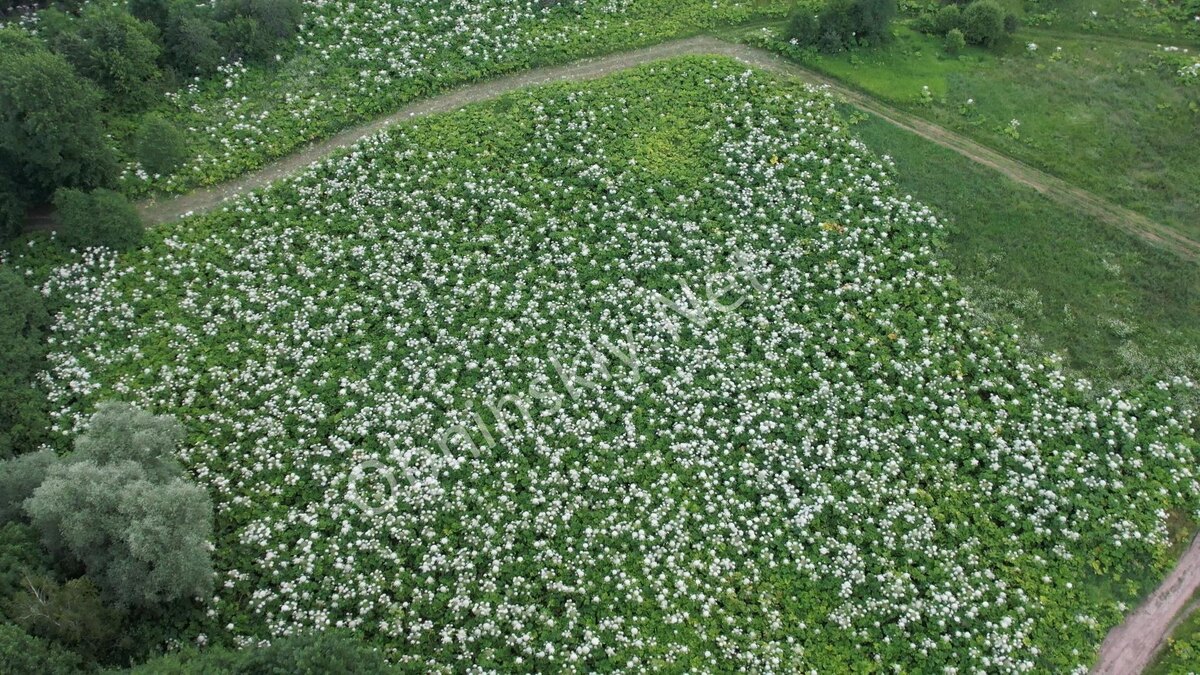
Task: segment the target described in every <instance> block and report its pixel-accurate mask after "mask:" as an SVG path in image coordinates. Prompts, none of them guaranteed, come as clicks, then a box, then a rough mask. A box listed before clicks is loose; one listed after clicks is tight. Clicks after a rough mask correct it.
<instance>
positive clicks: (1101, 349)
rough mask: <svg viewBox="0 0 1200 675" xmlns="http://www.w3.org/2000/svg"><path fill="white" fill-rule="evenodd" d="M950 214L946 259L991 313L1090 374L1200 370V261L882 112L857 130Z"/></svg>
mask: <svg viewBox="0 0 1200 675" xmlns="http://www.w3.org/2000/svg"><path fill="white" fill-rule="evenodd" d="M854 133H855V134H856V135H858V136H859V137H860V138H862V140H863V141H864V142H865V143H866V144H867V145H868V146H870V147H871V148H872V149H873V150H874V151H875V152H877V153H879V154H887V155H890V156H891V157H892V159H893V160H894V161H895V163H896V167H897V171H896V176H897V182H898V183H899V185H900V188H901V190H902V191H903V192H906V193H910V194H912V195H914V196H915V197H916V198H918V199H920V200H921V201H923V202H925V203H927V204H929V205H931V206H933V207H934V208H935V209H936V210H937V211H938V212H939V213H940V214H941V215H944V216H945V217H947V218H949V219H950V220H951V221H952V222H953V230H952V231H953V234H952V235H951V236H950V237H949V238H948V241H947V242H946V244H947V245H946V249H945V256H946V257H947V258H948V259H949V261H950V262H951V263H952V264H953V265H954V268H955V270H956V271H957V275H958V277H959V279H960V281H962V282H963V283H964V284H965V285H966V286H968V288H969V289H970V296H971V298H972V300H973V301H974V302H975V304H976V306H977V307H978V308H979V309H980V310H981V311H983V312H984V313H986V314H987V315H989V317H990V318H991V319H992V320H996V321H1000V322H1004V323H1008V322H1012V321H1018V322H1019V323H1020V324H1021V325H1022V326H1023V328H1024V332H1025V333H1026V334H1030V335H1036V336H1037V337H1038V338H1039V339H1040V342H1041V346H1042V347H1043V348H1045V349H1048V350H1052V351H1054V352H1058V353H1061V354H1063V355H1064V356H1065V357H1066V362H1067V365H1068V366H1069V367H1070V368H1072V369H1073V370H1075V371H1077V372H1079V373H1081V374H1084V375H1086V376H1088V377H1091V378H1095V379H1099V380H1105V381H1111V380H1117V381H1119V380H1125V379H1141V378H1142V377H1145V376H1148V375H1151V376H1158V375H1167V374H1171V373H1190V374H1191V375H1192V376H1193V377H1197V376H1200V353H1198V352H1197V350H1196V345H1198V344H1200V316H1198V315H1197V308H1198V307H1200V268H1198V267H1197V266H1196V265H1195V264H1192V263H1188V262H1185V261H1182V260H1180V259H1178V258H1176V257H1174V256H1173V255H1171V254H1169V253H1166V252H1164V251H1161V250H1159V249H1156V248H1153V247H1151V246H1148V245H1146V244H1143V243H1141V242H1139V241H1138V240H1136V239H1134V238H1132V237H1130V236H1128V235H1126V234H1124V233H1122V232H1119V231H1116V230H1114V229H1112V228H1111V227H1108V226H1106V225H1103V224H1101V223H1097V222H1095V221H1093V220H1091V219H1090V218H1088V217H1087V216H1084V215H1081V214H1079V213H1075V212H1073V211H1071V210H1068V209H1066V208H1064V207H1062V206H1059V205H1058V204H1056V203H1055V202H1052V201H1050V200H1049V199H1047V198H1045V197H1043V196H1041V195H1040V194H1038V193H1037V192H1036V191H1034V190H1032V189H1030V188H1026V187H1024V186H1021V185H1018V184H1016V183H1014V182H1012V181H1010V180H1008V179H1006V178H1003V177H1001V176H1000V175H999V174H997V173H995V172H994V171H992V170H990V169H987V168H985V167H983V166H980V165H978V164H976V163H974V162H971V161H970V160H968V159H966V158H964V157H962V156H961V155H958V154H957V153H954V152H952V151H950V150H947V149H945V148H942V147H940V146H937V145H934V144H933V143H930V142H928V141H926V140H924V139H921V138H919V137H917V136H914V135H912V134H910V133H908V132H905V131H902V130H900V129H898V128H896V127H894V126H892V125H890V124H887V123H886V122H883V121H880V120H878V119H876V118H869V119H867V120H865V121H862V122H861V123H859V124H858V125H857V126H856V127H855V130H854Z"/></svg>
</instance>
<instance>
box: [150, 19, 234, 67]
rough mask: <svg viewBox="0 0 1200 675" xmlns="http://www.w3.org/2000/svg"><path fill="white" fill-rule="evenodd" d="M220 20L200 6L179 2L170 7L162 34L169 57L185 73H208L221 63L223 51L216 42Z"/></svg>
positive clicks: (171, 62)
mask: <svg viewBox="0 0 1200 675" xmlns="http://www.w3.org/2000/svg"><path fill="white" fill-rule="evenodd" d="M219 30H220V24H218V23H217V22H216V21H213V20H212V18H211V17H209V16H208V15H207V14H206V13H204V12H202V11H201V10H199V9H196V8H193V7H189V6H184V5H176V6H174V7H172V8H171V13H170V17H169V18H168V22H167V29H166V31H165V32H164V35H163V42H164V44H165V45H166V60H167V63H168V64H170V65H171V67H172V68H174V69H175V70H176V71H177V72H178V73H180V74H181V75H186V76H193V75H207V74H209V73H212V72H213V71H215V70H216V69H217V66H219V65H221V57H222V56H224V51H223V50H222V48H221V44H220V43H219V42H217V32H218V31H219Z"/></svg>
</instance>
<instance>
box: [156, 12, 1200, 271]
mask: <svg viewBox="0 0 1200 675" xmlns="http://www.w3.org/2000/svg"><path fill="white" fill-rule="evenodd" d="M706 54H710V55H718V56H726V57H729V58H733V59H736V60H738V61H741V62H743V63H745V64H747V65H751V66H755V67H758V68H762V69H764V70H769V71H772V72H775V73H778V74H782V75H786V76H790V77H796V78H798V79H801V80H803V81H806V82H809V83H810V84H816V85H821V86H825V87H828V88H829V89H830V90H831V91H832V92H834V93H835V94H837V95H839V96H841V97H843V98H845V99H846V101H848V102H849V103H851V104H852V105H854V106H856V107H859V108H861V109H863V110H865V111H867V112H869V113H871V114H874V115H877V116H878V117H880V118H882V119H884V120H886V121H887V122H889V123H891V124H894V125H896V126H898V127H900V128H902V129H905V130H907V131H909V132H911V133H914V134H917V135H918V136H921V137H922V138H925V139H926V140H929V141H932V142H934V143H937V144H938V145H941V146H943V147H945V148H949V149H950V150H953V151H955V152H957V153H959V154H961V155H963V156H964V157H967V158H968V159H970V160H972V161H975V162H978V163H979V164H983V165H984V166H988V167H991V168H992V169H995V170H996V171H999V172H1000V173H1002V174H1004V175H1005V176H1008V177H1009V178H1011V179H1012V180H1014V181H1017V182H1018V183H1021V184H1022V185H1027V186H1029V187H1031V188H1033V189H1035V190H1037V191H1038V192H1040V193H1042V194H1043V195H1046V196H1047V197H1049V198H1051V199H1053V200H1055V201H1057V202H1059V203H1061V204H1064V205H1066V206H1068V207H1070V208H1074V209H1077V210H1079V211H1082V212H1084V213H1087V214H1089V215H1091V216H1092V217H1094V218H1096V219H1097V220H1099V221H1101V222H1104V223H1106V224H1108V225H1110V226H1113V227H1117V228H1119V229H1121V230H1124V231H1126V232H1128V233H1130V234H1132V235H1134V236H1136V237H1139V238H1141V239H1143V240H1145V241H1147V242H1150V243H1151V244H1154V245H1156V246H1161V247H1164V248H1167V249H1169V250H1171V251H1174V252H1175V253H1176V254H1178V255H1180V256H1182V257H1184V258H1186V259H1189V260H1197V259H1200V242H1196V241H1193V240H1191V239H1189V238H1188V237H1187V236H1185V235H1183V234H1182V233H1180V232H1178V231H1176V230H1174V229H1172V228H1169V227H1166V226H1164V225H1161V224H1159V223H1156V222H1154V221H1152V220H1150V219H1149V218H1147V217H1145V216H1143V215H1141V214H1139V213H1135V212H1133V211H1131V210H1129V209H1126V208H1124V207H1121V206H1117V205H1116V204H1113V203H1111V202H1109V201H1107V200H1105V199H1103V198H1101V197H1099V196H1098V195H1095V194H1092V193H1091V192H1088V191H1087V190H1083V189H1081V188H1078V187H1075V186H1074V185H1071V184H1069V183H1067V182H1066V181H1063V180H1062V179H1060V178H1056V177H1054V176H1051V175H1049V174H1047V173H1045V172H1043V171H1040V170H1038V169H1035V168H1033V167H1031V166H1029V165H1027V164H1024V163H1022V162H1019V161H1017V160H1015V159H1012V158H1010V157H1007V156H1005V155H1002V154H1000V153H998V152H996V151H995V150H992V149H990V148H987V147H985V146H983V145H980V144H979V143H976V142H975V141H972V140H970V139H968V138H966V137H964V136H961V135H959V134H957V133H955V132H953V131H950V130H948V129H945V128H943V127H940V126H938V125H936V124H933V123H931V122H928V121H926V120H923V119H921V118H919V117H916V116H914V115H910V114H908V113H905V112H903V111H901V110H898V109H896V108H893V107H892V106H889V105H887V104H885V103H882V102H880V101H878V100H876V99H874V98H871V97H870V96H867V95H866V94H863V93H861V92H859V91H856V90H854V89H851V88H849V87H846V86H845V85H842V84H840V83H838V82H835V81H833V80H831V79H829V78H827V77H824V76H821V75H818V74H817V73H814V72H812V71H810V70H808V69H807V68H804V67H802V66H800V65H798V64H796V63H794V62H792V61H788V60H785V59H783V58H782V57H780V56H778V55H776V54H772V53H771V52H768V51H766V50H763V49H759V48H756V47H750V46H748V45H741V44H733V43H729V42H725V41H723V40H719V39H717V38H715V37H711V36H699V37H693V38H688V39H685V40H676V41H672V42H665V43H662V44H659V45H655V46H653V47H646V48H644V49H637V50H633V51H628V52H622V53H618V54H612V55H610V56H604V57H599V58H592V59H584V60H582V61H576V62H574V63H571V64H567V65H562V66H550V67H545V68H538V69H535V70H530V71H526V72H523V73H519V74H515V75H509V76H506V77H501V78H498V79H495V80H490V81H488V82H482V83H479V84H472V85H468V86H464V87H461V88H458V89H455V90H452V91H449V92H447V93H445V94H441V95H438V96H434V97H433V98H429V99H425V100H422V101H418V102H415V103H412V104H410V105H407V106H405V107H404V108H402V109H400V110H399V111H397V112H395V113H393V114H391V115H388V116H387V117H383V118H380V119H377V120H375V121H372V122H369V123H367V124H363V125H361V126H357V127H354V128H351V129H348V130H346V131H343V132H341V133H339V134H337V135H335V136H332V137H330V138H329V139H327V140H325V141H322V142H320V143H316V144H314V145H311V146H309V147H307V148H305V149H303V150H300V151H298V152H296V153H294V154H292V155H288V156H287V157H284V158H282V159H279V160H277V161H274V162H272V163H270V164H268V165H267V166H265V167H263V168H262V169H259V170H257V171H254V172H251V173H248V174H246V175H244V176H242V177H241V178H238V179H236V180H233V181H230V182H228V183H224V184H221V185H216V186H213V187H209V188H201V189H198V190H195V191H192V192H189V193H187V194H183V195H180V196H177V197H167V198H162V199H156V200H148V201H146V202H143V203H141V204H139V209H140V210H141V212H142V215H143V217H144V218H145V219H146V221H147V222H149V223H163V222H169V221H171V220H174V219H177V218H180V217H182V216H186V215H190V214H193V213H202V212H204V211H208V210H211V209H214V208H216V207H217V206H218V205H219V204H221V203H222V202H224V201H226V200H227V199H230V198H231V197H235V196H237V195H240V194H243V193H245V192H248V191H251V190H257V189H259V188H263V187H265V186H267V185H269V184H270V183H272V182H275V181H277V180H280V179H282V178H286V177H288V176H291V175H293V174H296V173H298V172H299V171H300V170H302V169H303V168H305V167H307V166H308V165H310V164H312V163H314V162H316V161H318V160H321V159H324V158H325V157H327V156H329V155H333V154H336V153H337V152H339V151H340V150H343V149H345V148H348V147H349V146H351V145H353V144H354V143H356V142H357V141H360V140H362V139H363V138H365V137H367V136H370V135H372V134H375V133H378V132H379V131H382V130H383V129H385V128H387V127H389V126H392V125H394V124H398V123H402V122H404V121H406V120H411V119H414V118H417V117H421V116H424V115H429V114H432V113H438V112H446V111H449V110H454V109H456V108H460V107H462V106H464V105H467V104H469V103H475V102H478V101H486V100H490V99H493V98H496V97H498V96H500V95H502V94H505V93H507V92H510V91H516V90H518V89H524V88H526V87H531V86H536V85H540V84H548V83H552V82H568V81H583V80H590V79H595V78H598V77H603V76H605V75H609V74H611V73H615V72H618V71H621V70H625V69H628V68H632V67H634V66H638V65H641V64H645V63H651V62H653V61H658V60H661V59H665V58H670V57H673V56H683V55H706Z"/></svg>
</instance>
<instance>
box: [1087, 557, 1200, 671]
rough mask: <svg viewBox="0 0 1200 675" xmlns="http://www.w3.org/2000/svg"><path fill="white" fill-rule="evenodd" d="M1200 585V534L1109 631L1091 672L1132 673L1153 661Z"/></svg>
mask: <svg viewBox="0 0 1200 675" xmlns="http://www.w3.org/2000/svg"><path fill="white" fill-rule="evenodd" d="M1197 587H1200V537H1197V538H1195V539H1193V540H1192V544H1191V546H1189V547H1188V550H1187V552H1186V553H1184V554H1183V557H1182V558H1180V559H1179V563H1178V564H1177V565H1176V566H1175V569H1174V570H1172V571H1171V573H1170V574H1169V575H1168V576H1167V578H1166V579H1164V580H1163V582H1162V584H1161V585H1160V586H1159V587H1158V588H1157V589H1155V591H1154V593H1152V594H1151V595H1150V597H1149V598H1146V601H1145V602H1143V603H1142V605H1141V607H1138V608H1137V611H1135V612H1134V613H1133V614H1130V615H1129V616H1127V617H1125V621H1124V622H1123V623H1122V624H1121V625H1120V626H1117V627H1116V628H1114V629H1112V631H1110V632H1109V634H1108V637H1107V638H1105V639H1104V644H1103V645H1101V646H1100V658H1099V659H1098V660H1097V661H1096V665H1095V667H1094V668H1092V673H1093V674H1094V675H1136V674H1137V673H1140V672H1142V670H1144V669H1145V668H1146V666H1148V665H1150V663H1151V662H1152V661H1153V660H1154V655H1155V654H1157V653H1158V650H1159V649H1160V648H1161V647H1162V646H1163V644H1165V643H1166V641H1167V637H1169V636H1170V634H1171V630H1172V629H1173V628H1174V627H1175V624H1176V617H1177V616H1182V615H1181V612H1182V610H1184V609H1185V608H1187V607H1188V600H1190V599H1191V597H1192V593H1194V592H1195V591H1196V588H1197Z"/></svg>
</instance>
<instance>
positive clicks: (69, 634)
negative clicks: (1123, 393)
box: [4, 575, 124, 661]
mask: <svg viewBox="0 0 1200 675" xmlns="http://www.w3.org/2000/svg"><path fill="white" fill-rule="evenodd" d="M4 610H5V614H6V615H7V616H8V617H9V618H10V619H11V620H12V621H13V623H15V624H17V625H18V626H21V627H22V628H24V629H25V630H26V631H28V632H29V634H31V635H34V636H36V637H39V638H45V639H47V640H50V641H53V642H56V643H58V644H60V645H62V646H64V647H66V648H68V649H70V650H71V651H73V652H75V653H77V654H80V655H82V656H84V657H85V658H86V659H88V660H89V661H96V660H99V659H102V658H103V657H104V655H105V654H107V653H108V652H109V651H110V648H111V645H112V644H113V642H114V641H115V640H116V638H117V637H118V635H119V631H120V628H121V623H122V620H123V618H124V617H123V614H122V612H120V611H118V610H115V609H113V608H111V607H107V606H105V605H104V603H103V602H101V600H100V592H99V590H98V589H97V588H96V585H95V584H93V583H92V582H91V581H89V580H88V579H82V578H81V579H72V580H70V581H68V582H66V583H64V584H59V583H58V582H56V581H54V580H53V579H51V578H49V577H46V576H40V575H25V576H24V577H23V578H22V580H21V587H20V589H19V590H18V591H17V593H16V594H15V595H13V596H12V597H10V598H9V599H8V600H7V602H6V603H5V608H4Z"/></svg>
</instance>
